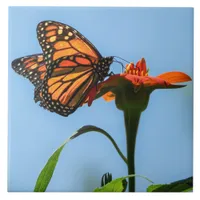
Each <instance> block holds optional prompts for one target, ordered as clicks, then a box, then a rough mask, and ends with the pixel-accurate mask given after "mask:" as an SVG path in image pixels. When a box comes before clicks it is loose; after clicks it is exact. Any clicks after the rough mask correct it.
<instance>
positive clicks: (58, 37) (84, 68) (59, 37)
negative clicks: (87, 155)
mask: <svg viewBox="0 0 200 200" xmlns="http://www.w3.org/2000/svg"><path fill="white" fill-rule="evenodd" d="M37 38H38V40H39V43H40V46H41V47H42V51H43V54H35V55H31V56H26V57H22V58H18V59H16V60H14V61H13V62H12V67H13V69H14V70H15V71H16V72H17V73H18V74H21V75H23V76H24V77H26V78H28V79H29V80H30V81H31V82H32V83H33V84H34V85H35V86H36V87H35V94H34V100H35V102H38V101H40V106H42V107H44V108H45V109H48V110H49V111H51V112H56V113H58V114H60V115H62V116H68V115H69V114H71V113H73V112H74V111H75V110H76V109H77V108H78V107H79V106H81V105H82V104H83V103H84V101H85V99H86V98H87V96H88V94H89V92H91V91H94V90H95V88H96V85H97V83H98V82H99V81H103V80H104V78H105V77H106V76H108V72H109V67H110V65H111V64H112V62H113V58H114V57H113V56H110V57H102V55H101V54H100V53H99V51H98V50H97V49H96V47H95V46H94V45H93V44H92V43H91V42H90V41H89V40H88V39H86V38H85V37H84V36H83V35H82V34H81V33H79V32H78V31H77V30H75V29H74V28H72V27H71V26H69V25H66V24H63V23H60V22H55V21H43V22H40V23H39V24H38V26H37Z"/></svg>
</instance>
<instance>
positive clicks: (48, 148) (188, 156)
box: [8, 7, 193, 192]
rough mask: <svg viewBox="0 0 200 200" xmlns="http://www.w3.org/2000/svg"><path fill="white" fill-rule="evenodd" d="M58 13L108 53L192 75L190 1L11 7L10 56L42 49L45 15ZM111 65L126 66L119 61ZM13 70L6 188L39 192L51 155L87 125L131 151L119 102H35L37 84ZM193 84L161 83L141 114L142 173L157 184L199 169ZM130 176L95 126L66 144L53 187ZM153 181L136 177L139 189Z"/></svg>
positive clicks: (90, 185) (77, 187)
mask: <svg viewBox="0 0 200 200" xmlns="http://www.w3.org/2000/svg"><path fill="white" fill-rule="evenodd" d="M43 20H54V21H59V22H62V23H65V24H69V25H71V26H72V27H74V28H76V29H77V30H79V31H80V32H81V33H82V34H83V35H84V36H86V37H87V38H88V39H89V40H90V41H91V42H92V43H93V44H94V45H95V46H96V47H97V49H99V51H100V52H101V54H102V55H103V56H111V55H117V56H121V57H122V58H125V59H127V60H129V61H133V62H135V63H136V62H137V61H138V60H139V59H141V58H142V57H144V58H145V59H146V61H147V66H148V67H149V68H150V75H152V76H154V75H155V76H156V75H159V74H161V73H164V72H167V71H182V72H185V73H187V74H188V75H190V76H191V77H192V75H193V9H192V8H78V7H77V8H70V7H68V8H67V7H62V8H61V7H10V8H9V63H11V62H12V60H14V59H16V58H18V57H21V56H25V55H31V54H35V53H40V52H41V48H40V46H39V43H38V41H37V38H36V26H37V24H38V23H39V22H40V21H43ZM111 70H112V71H113V72H115V73H119V72H121V66H120V65H118V64H116V63H115V64H113V65H112V66H111ZM8 71H9V83H8V84H9V108H8V110H9V135H8V139H9V149H8V155H9V158H8V170H9V171H8V191H33V188H34V186H35V182H36V180H37V177H38V175H39V173H40V171H41V169H42V168H43V166H44V165H45V163H46V161H47V160H48V158H49V157H50V155H51V154H52V153H53V152H54V150H56V149H57V148H58V147H59V146H60V145H61V144H62V143H63V142H64V140H65V139H66V138H68V137H69V136H70V135H71V134H72V133H73V132H75V131H76V130H77V129H78V128H80V127H82V126H83V125H88V124H90V125H96V126H98V127H101V128H103V129H105V130H106V131H107V132H109V133H110V134H111V135H112V136H113V138H114V139H115V140H116V142H117V144H118V145H119V147H120V148H121V150H122V151H123V153H124V154H126V138H125V130H124V121H123V113H122V112H121V111H119V110H117V109H116V107H115V103H114V101H113V102H110V103H106V102H104V101H103V100H102V99H98V100H97V101H95V102H94V103H93V105H92V106H91V107H89V108H88V107H87V106H84V107H82V108H79V109H78V110H77V111H76V112H75V113H74V114H72V115H70V116H69V117H67V118H65V117H62V116H59V115H57V114H55V113H50V112H48V111H46V110H44V109H42V108H41V107H40V106H38V105H37V104H35V103H34V101H33V91H34V87H33V85H32V84H31V83H30V82H29V81H28V80H27V79H25V78H23V77H21V76H19V75H18V74H16V73H15V72H14V71H13V70H12V68H11V65H9V66H8ZM192 95H193V86H192V82H190V83H187V87H185V88H182V89H177V90H156V91H154V92H153V93H152V94H151V98H150V101H149V106H148V108H147V109H146V111H145V112H144V113H143V114H142V116H141V120H140V125H139V130H138V136H137V144H136V173H137V174H140V175H144V176H147V177H148V178H150V179H151V180H153V181H154V182H155V183H169V182H172V181H176V180H178V179H183V178H187V177H189V176H192V173H193V163H192V162H193V129H192V123H193V113H192V102H193V97H192ZM106 172H111V173H112V174H113V177H114V178H117V177H121V176H125V175H127V168H126V165H125V164H124V162H123V160H122V159H121V158H120V157H119V156H118V154H117V153H116V151H115V149H114V147H113V146H112V144H111V143H110V141H108V140H107V139H106V138H105V137H104V136H103V135H101V134H98V133H95V132H92V133H88V134H86V135H84V136H80V137H78V138H77V139H75V140H72V141H71V142H70V143H69V144H68V145H67V146H66V147H65V148H64V150H63V152H62V154H61V156H60V160H59V162H58V165H57V167H56V170H55V173H54V175H53V178H52V180H51V182H50V184H49V186H48V188H47V191H92V190H93V189H94V188H95V187H98V186H100V179H101V176H102V175H103V174H104V173H106ZM149 184H150V183H149V182H147V181H146V180H144V179H142V178H136V191H140V192H141V191H145V190H146V187H147V186H148V185H149Z"/></svg>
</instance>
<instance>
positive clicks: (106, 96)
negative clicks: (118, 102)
mask: <svg viewBox="0 0 200 200" xmlns="http://www.w3.org/2000/svg"><path fill="white" fill-rule="evenodd" d="M102 97H103V98H104V100H105V101H107V102H108V101H112V100H114V99H115V95H114V94H113V93H112V92H107V93H106V94H104V95H103V96H102Z"/></svg>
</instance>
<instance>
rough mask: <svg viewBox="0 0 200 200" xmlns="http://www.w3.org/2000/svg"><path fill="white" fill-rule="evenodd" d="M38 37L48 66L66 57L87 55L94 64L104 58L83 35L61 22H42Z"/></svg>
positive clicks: (38, 28) (39, 25) (38, 29)
mask: <svg viewBox="0 0 200 200" xmlns="http://www.w3.org/2000/svg"><path fill="white" fill-rule="evenodd" d="M37 37H38V40H39V43H40V46H41V48H42V51H43V54H44V60H45V63H46V65H50V64H51V63H52V62H53V61H55V60H57V59H59V58H61V57H64V56H74V55H85V56H87V57H89V58H90V59H91V60H92V61H93V62H94V61H97V60H99V59H100V58H102V56H101V54H100V53H99V51H98V50H97V49H96V48H95V46H94V45H93V44H92V43H91V42H90V41H89V40H87V39H86V38H85V37H84V36H83V35H82V34H81V33H79V32H78V31H77V30H75V29H74V28H72V27H71V26H69V25H66V24H63V23H60V22H55V21H43V22H40V23H39V24H38V26H37Z"/></svg>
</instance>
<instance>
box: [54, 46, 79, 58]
mask: <svg viewBox="0 0 200 200" xmlns="http://www.w3.org/2000/svg"><path fill="white" fill-rule="evenodd" d="M77 53H78V52H77V51H76V50H75V49H72V48H69V49H64V50H60V51H56V52H55V53H54V55H53V60H57V59H58V58H61V57H64V56H71V55H75V54H77Z"/></svg>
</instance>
